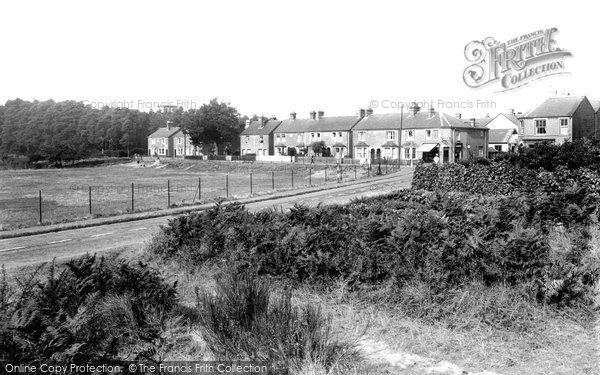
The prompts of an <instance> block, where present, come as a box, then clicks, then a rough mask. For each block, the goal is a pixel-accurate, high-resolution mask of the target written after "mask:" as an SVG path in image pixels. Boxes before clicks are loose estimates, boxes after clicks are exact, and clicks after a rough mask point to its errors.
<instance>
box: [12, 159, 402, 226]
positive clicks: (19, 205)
mask: <svg viewBox="0 0 600 375" xmlns="http://www.w3.org/2000/svg"><path fill="white" fill-rule="evenodd" d="M257 169H258V170H252V171H251V172H233V173H228V172H202V173H197V174H196V173H185V172H173V173H172V174H171V175H169V176H167V177H160V176H156V177H153V178H152V179H151V180H148V179H147V180H145V181H142V182H140V181H137V182H136V181H132V182H128V181H123V183H119V184H112V185H110V184H102V182H101V177H99V178H97V179H96V180H99V182H97V183H94V182H89V181H87V182H82V183H81V184H70V185H68V186H63V185H59V184H56V185H52V186H45V187H44V186H42V187H41V189H38V190H35V191H33V192H29V193H27V194H22V193H21V192H19V191H6V190H2V191H0V229H1V230H10V229H15V228H20V227H30V226H35V225H40V224H54V223H59V222H67V221H75V220H82V219H89V218H94V217H101V216H114V215H120V214H125V213H131V212H140V211H150V210H159V209H165V208H170V207H180V206H185V205H192V204H200V203H207V202H214V201H216V200H218V199H238V198H243V197H248V196H252V195H262V194H269V193H273V192H275V191H282V190H289V189H297V188H304V187H309V186H317V185H323V184H328V183H336V182H338V181H339V182H343V181H349V180H359V179H362V178H368V177H372V176H374V175H377V174H386V173H392V172H395V171H397V169H398V166H397V165H391V164H382V165H374V164H372V165H370V166H369V165H366V164H363V165H359V164H343V165H342V164H339V165H326V164H314V165H312V164H308V165H298V164H296V165H289V166H286V168H280V169H278V170H275V171H273V170H271V171H269V170H261V169H260V168H257ZM116 181H118V177H117V180H116ZM148 181H152V182H151V183H149V182H148Z"/></svg>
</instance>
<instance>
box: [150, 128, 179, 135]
mask: <svg viewBox="0 0 600 375" xmlns="http://www.w3.org/2000/svg"><path fill="white" fill-rule="evenodd" d="M178 131H179V127H178V126H171V127H170V128H169V129H167V128H166V127H164V128H158V129H157V130H156V131H155V132H154V133H152V134H150V135H149V136H148V138H169V137H170V136H172V135H173V134H175V133H177V132H178Z"/></svg>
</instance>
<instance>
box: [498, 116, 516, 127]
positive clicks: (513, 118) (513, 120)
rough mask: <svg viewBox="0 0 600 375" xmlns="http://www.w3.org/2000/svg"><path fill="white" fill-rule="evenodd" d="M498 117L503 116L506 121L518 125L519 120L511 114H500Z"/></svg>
mask: <svg viewBox="0 0 600 375" xmlns="http://www.w3.org/2000/svg"><path fill="white" fill-rule="evenodd" d="M498 116H504V117H506V118H507V119H509V120H510V121H512V123H513V124H515V125H519V118H518V117H517V116H516V115H514V114H513V113H500V114H498ZM498 116H496V117H498Z"/></svg>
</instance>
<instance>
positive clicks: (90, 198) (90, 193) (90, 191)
mask: <svg viewBox="0 0 600 375" xmlns="http://www.w3.org/2000/svg"><path fill="white" fill-rule="evenodd" d="M88 193H89V194H88V198H89V199H88V202H89V206H90V215H91V214H92V186H91V185H90V186H89V191H88Z"/></svg>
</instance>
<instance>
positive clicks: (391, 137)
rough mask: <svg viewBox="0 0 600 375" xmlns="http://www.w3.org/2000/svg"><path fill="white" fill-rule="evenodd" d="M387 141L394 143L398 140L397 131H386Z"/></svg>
mask: <svg viewBox="0 0 600 375" xmlns="http://www.w3.org/2000/svg"><path fill="white" fill-rule="evenodd" d="M385 139H387V140H388V141H392V140H394V139H396V132H395V131H389V130H388V131H386V132H385Z"/></svg>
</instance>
